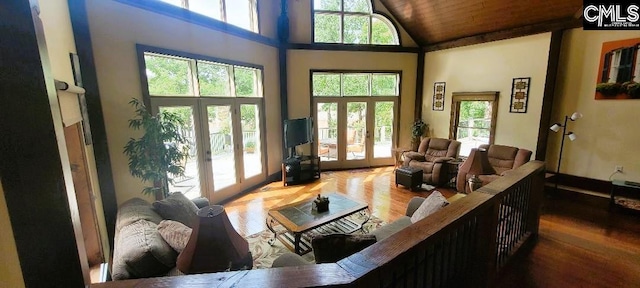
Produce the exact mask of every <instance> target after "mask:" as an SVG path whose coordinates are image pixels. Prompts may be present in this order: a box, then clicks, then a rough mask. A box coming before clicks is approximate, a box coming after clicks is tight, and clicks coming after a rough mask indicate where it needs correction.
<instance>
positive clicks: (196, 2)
mask: <svg viewBox="0 0 640 288" xmlns="http://www.w3.org/2000/svg"><path fill="white" fill-rule="evenodd" d="M161 1H162V2H165V3H169V4H171V5H174V6H178V7H180V8H183V9H187V10H189V11H193V12H195V13H198V14H201V15H204V16H207V17H209V18H213V19H217V20H220V21H223V22H226V23H229V24H231V25H235V26H238V27H240V28H242V29H245V30H249V31H253V32H256V33H258V32H259V31H258V12H257V9H256V8H257V5H256V1H257V0H161Z"/></svg>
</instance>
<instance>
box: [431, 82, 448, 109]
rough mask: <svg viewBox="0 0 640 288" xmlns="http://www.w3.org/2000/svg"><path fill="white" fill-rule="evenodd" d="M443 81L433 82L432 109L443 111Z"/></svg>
mask: <svg viewBox="0 0 640 288" xmlns="http://www.w3.org/2000/svg"><path fill="white" fill-rule="evenodd" d="M445 85H446V83H445V82H435V83H433V111H444V88H445Z"/></svg>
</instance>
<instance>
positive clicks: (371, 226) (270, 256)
mask: <svg viewBox="0 0 640 288" xmlns="http://www.w3.org/2000/svg"><path fill="white" fill-rule="evenodd" d="M348 218H350V219H351V220H353V221H355V222H357V223H361V222H363V221H364V220H365V219H366V216H365V215H362V214H360V213H356V214H354V215H351V216H349V217H348ZM384 224H385V223H384V221H382V220H380V218H377V217H375V216H373V215H372V216H371V218H370V219H369V221H367V223H365V224H364V225H363V229H362V230H358V231H356V232H354V234H364V233H369V232H371V231H373V230H375V229H377V228H378V227H380V226H382V225H384ZM278 228H282V227H276V230H278ZM311 232H312V233H313V230H312V231H311ZM245 239H247V242H249V250H250V251H251V254H252V255H253V269H261V268H271V264H272V263H273V261H274V260H275V259H276V258H278V256H280V255H282V254H284V253H287V252H291V250H289V249H288V248H287V247H285V246H284V245H283V244H282V243H281V242H280V240H277V239H276V241H274V243H273V245H269V240H270V239H273V232H271V231H270V230H268V229H267V230H264V231H262V232H259V233H256V234H253V235H249V236H247V237H245ZM302 257H303V258H304V259H305V260H307V261H309V262H312V263H313V262H314V261H315V259H314V257H313V251H311V252H309V253H307V254H305V255H303V256H302Z"/></svg>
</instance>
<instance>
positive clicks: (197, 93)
mask: <svg viewBox="0 0 640 288" xmlns="http://www.w3.org/2000/svg"><path fill="white" fill-rule="evenodd" d="M144 62H145V68H146V71H145V72H146V75H147V84H148V88H149V95H151V96H174V97H175V96H186V97H262V87H261V82H262V81H261V79H262V78H261V71H260V69H256V68H253V67H244V66H239V65H231V64H226V63H218V62H212V61H204V60H196V59H191V58H184V57H176V56H168V55H162V54H156V53H149V52H145V53H144Z"/></svg>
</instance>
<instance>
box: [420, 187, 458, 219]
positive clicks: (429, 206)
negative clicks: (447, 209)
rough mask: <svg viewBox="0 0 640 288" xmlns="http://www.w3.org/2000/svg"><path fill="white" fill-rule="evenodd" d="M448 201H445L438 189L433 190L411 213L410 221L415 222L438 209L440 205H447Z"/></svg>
mask: <svg viewBox="0 0 640 288" xmlns="http://www.w3.org/2000/svg"><path fill="white" fill-rule="evenodd" d="M448 204H449V201H447V199H446V198H444V196H442V194H441V193H440V192H438V191H433V192H432V193H431V195H429V197H427V198H426V199H424V201H423V202H422V204H420V207H418V209H417V210H416V212H414V213H413V215H412V216H411V222H412V223H416V222H418V221H420V220H422V219H423V218H425V217H427V216H429V215H431V214H432V213H434V212H436V211H438V210H440V209H441V208H442V207H444V206H447V205H448Z"/></svg>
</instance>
